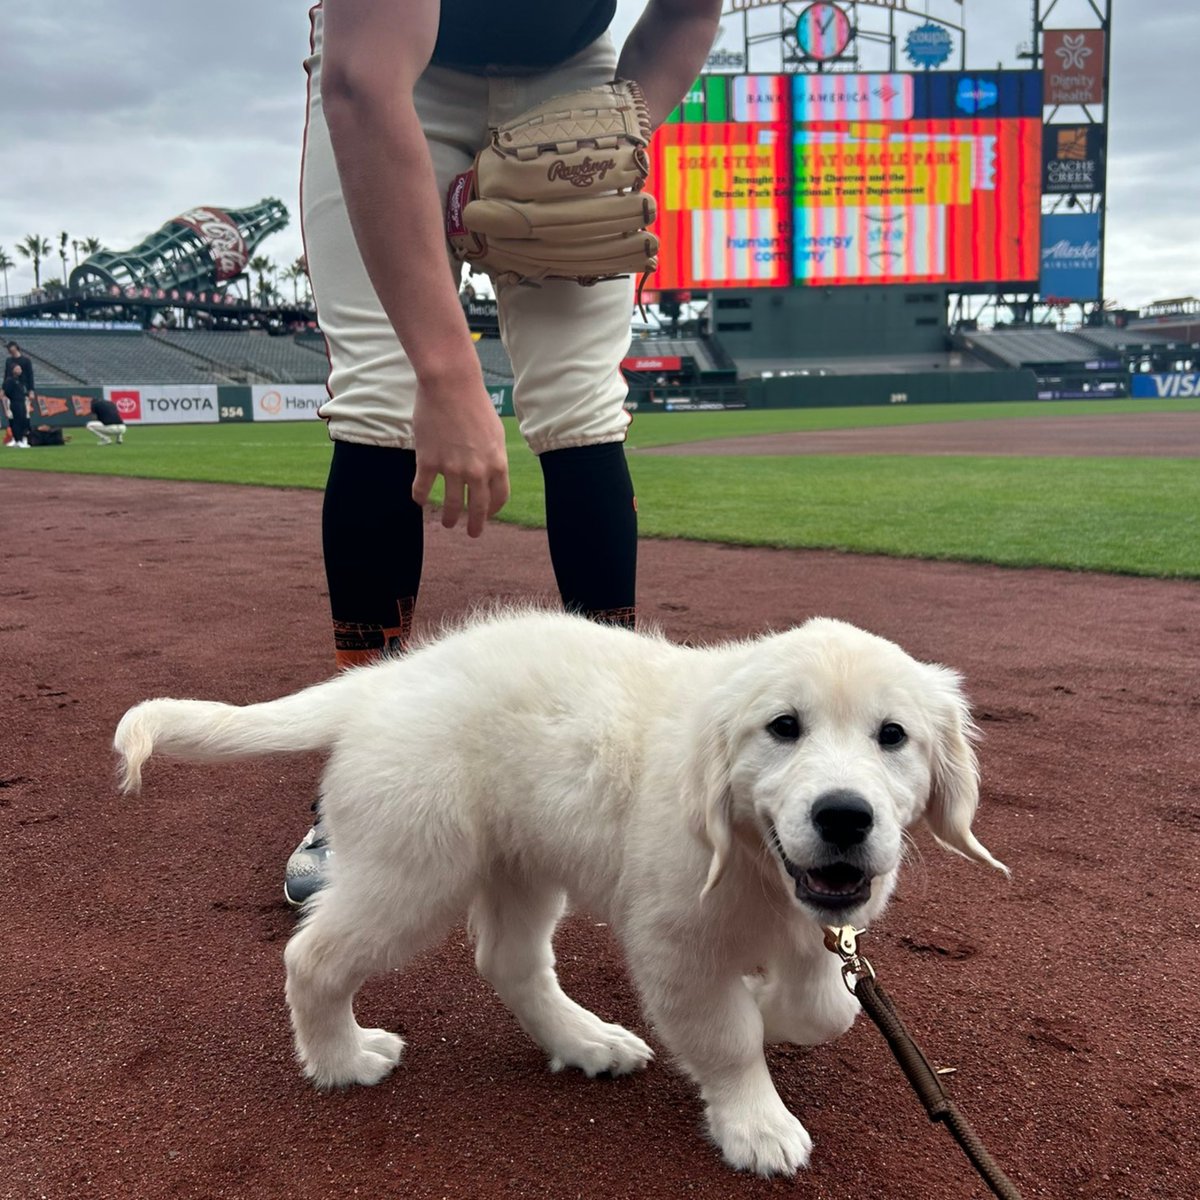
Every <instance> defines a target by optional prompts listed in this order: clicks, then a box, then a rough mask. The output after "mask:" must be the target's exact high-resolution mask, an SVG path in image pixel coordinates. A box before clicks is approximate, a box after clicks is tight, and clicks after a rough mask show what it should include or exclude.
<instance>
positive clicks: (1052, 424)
mask: <svg viewBox="0 0 1200 1200" xmlns="http://www.w3.org/2000/svg"><path fill="white" fill-rule="evenodd" d="M639 453H642V454H791V455H795V454H998V455H1009V454H1015V455H1020V456H1022V457H1027V456H1029V455H1041V454H1047V455H1065V456H1076V455H1080V456H1089V455H1096V454H1102V455H1105V456H1112V455H1120V456H1122V457H1129V456H1133V457H1145V458H1200V412H1178V413H1152V412H1147V413H1106V414H1105V415H1103V416H1098V417H1085V416H1079V417H1032V418H1030V419H1029V420H1025V421H1009V420H1005V421H948V422H939V423H936V424H934V423H930V424H922V425H896V426H892V427H890V428H881V427H877V426H876V427H872V428H870V429H822V430H816V431H813V432H809V433H773V434H767V435H763V436H762V437H739V438H723V439H721V440H720V441H712V442H687V443H685V444H682V445H678V446H661V447H656V448H655V449H653V450H642V451H640V452H639Z"/></svg>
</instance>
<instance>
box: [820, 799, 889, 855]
mask: <svg viewBox="0 0 1200 1200" xmlns="http://www.w3.org/2000/svg"><path fill="white" fill-rule="evenodd" d="M874 821H875V817H874V814H873V813H872V812H871V806H870V805H869V804H868V803H867V802H866V801H865V800H864V799H863V798H862V797H861V796H860V795H859V794H858V793H857V792H851V791H847V790H845V789H842V790H839V791H836V792H826V793H825V794H824V795H823V796H818V797H817V802H816V803H815V804H814V805H813V810H812V822H813V824H814V825H815V826H816V827H817V832H818V833H819V834H820V835H821V837H822V839H823V840H824V841H826V842H829V843H830V845H832V846H836V847H837V848H838V849H839V850H848V849H849V848H850V847H851V846H857V845H858V844H859V843H860V842H862V841H864V840H865V839H866V836H867V833H868V831H869V830H870V828H871V826H872V824H874Z"/></svg>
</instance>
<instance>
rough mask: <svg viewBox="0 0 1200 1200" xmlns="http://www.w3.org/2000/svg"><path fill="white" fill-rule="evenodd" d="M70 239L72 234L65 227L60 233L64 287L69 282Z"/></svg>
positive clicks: (59, 241) (59, 254)
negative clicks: (68, 249) (68, 248)
mask: <svg viewBox="0 0 1200 1200" xmlns="http://www.w3.org/2000/svg"><path fill="white" fill-rule="evenodd" d="M70 240H71V235H70V234H69V233H68V232H67V231H66V230H65V229H64V230H63V231H62V233H60V234H59V235H58V257H59V258H61V259H62V265H63V268H62V271H63V276H62V281H63V286H64V287H65V286H66V282H67V243H68V242H69V241H70Z"/></svg>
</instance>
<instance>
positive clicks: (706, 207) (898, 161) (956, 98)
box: [649, 71, 1042, 289]
mask: <svg viewBox="0 0 1200 1200" xmlns="http://www.w3.org/2000/svg"><path fill="white" fill-rule="evenodd" d="M1041 137H1042V77H1041V73H1040V72H1037V71H992V72H982V73H981V72H975V73H959V72H941V71H938V72H926V73H922V74H900V73H895V74H889V75H850V74H846V75H841V74H814V75H708V76H704V77H702V78H701V79H700V80H699V81H698V82H697V84H696V87H695V88H694V89H693V90H692V91H691V92H690V93H689V94H688V96H687V97H686V98H685V100H684V102H683V104H681V105H680V107H679V108H678V109H676V110H675V112H674V113H673V114H672V116H671V118H670V120H669V121H668V122H667V123H666V124H664V125H663V126H662V127H661V128H660V129H659V130H658V132H657V133H656V134H655V136H654V143H653V147H652V154H651V158H652V170H651V179H650V184H649V186H650V190H651V191H652V192H653V193H654V195H655V197H656V198H657V200H658V208H659V216H658V222H657V224H656V225H655V232H656V233H657V234H658V236H659V238H660V240H661V242H662V250H661V252H660V256H659V269H658V271H657V273H656V275H655V279H654V286H655V287H657V288H661V289H677V288H679V289H691V288H708V287H754V286H764V287H770V286H776V287H779V286H788V285H801V286H803V285H814V286H822V287H825V286H831V285H835V284H884V283H929V282H937V283H956V284H964V285H965V284H973V283H1023V282H1033V281H1036V280H1037V277H1038V266H1039V258H1038V234H1039V220H1040V215H1041V199H1040V195H1041V171H1042V150H1041Z"/></svg>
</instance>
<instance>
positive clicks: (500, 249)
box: [446, 79, 658, 284]
mask: <svg viewBox="0 0 1200 1200" xmlns="http://www.w3.org/2000/svg"><path fill="white" fill-rule="evenodd" d="M649 143H650V119H649V115H648V113H647V111H646V105H645V102H644V101H643V99H642V93H641V89H640V88H639V87H638V85H637V84H636V83H632V82H630V81H629V80H622V79H618V80H616V81H615V82H613V83H606V84H603V85H602V86H600V87H594V88H587V89H585V90H584V91H579V92H569V93H567V94H566V95H562V96H554V97H552V98H551V99H549V100H547V101H545V102H544V103H543V104H539V105H536V106H535V107H534V108H531V109H529V110H528V111H526V112H524V113H522V114H521V115H520V116H518V117H516V118H515V119H514V120H512V121H510V122H508V123H507V124H505V125H501V126H499V127H498V128H496V129H493V130H492V139H491V143H490V144H489V145H488V146H487V147H486V148H485V149H484V150H482V151H481V152H480V153H479V154H478V155H477V156H476V159H475V165H474V166H473V167H472V169H471V170H469V171H464V172H463V174H461V175H459V176H458V177H457V178H456V179H455V180H454V182H453V183H452V184H451V185H450V192H449V195H448V197H447V203H446V236H447V238H448V240H449V242H450V245H451V247H452V248H453V251H454V253H455V255H456V256H457V257H458V258H459V259H461V260H462V261H464V262H468V263H470V264H471V265H472V266H474V267H476V268H478V269H480V270H483V271H486V272H487V273H488V274H489V275H491V276H492V277H493V278H494V279H495V280H497V281H498V282H501V283H510V282H519V283H536V282H538V281H540V280H543V279H574V280H576V281H577V282H579V283H583V284H591V283H596V282H597V281H599V280H601V279H616V278H618V277H619V276H622V275H640V274H643V273H645V272H648V271H653V270H654V268H655V267H656V266H657V265H658V259H657V257H656V256H657V253H658V239H657V238H656V237H655V236H654V234H652V233H650V232H649V230H648V229H647V226H648V225H649V224H650V223H651V222H652V221H653V220H654V217H655V212H656V209H655V205H654V197H653V196H651V195H649V194H648V193H646V192H644V191H643V190H642V188H643V186H644V185H645V182H646V176H647V174H648V172H649V159H648V157H647V152H646V151H647V147H648V145H649Z"/></svg>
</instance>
